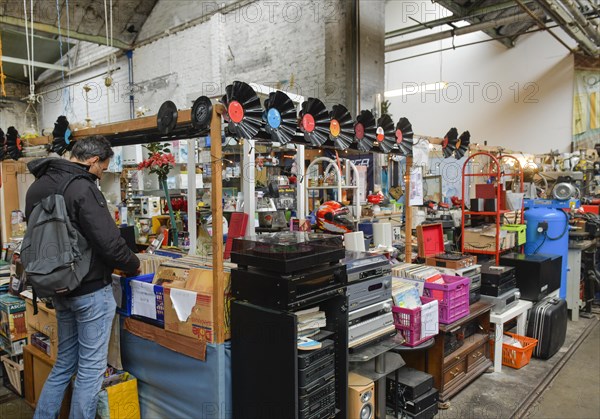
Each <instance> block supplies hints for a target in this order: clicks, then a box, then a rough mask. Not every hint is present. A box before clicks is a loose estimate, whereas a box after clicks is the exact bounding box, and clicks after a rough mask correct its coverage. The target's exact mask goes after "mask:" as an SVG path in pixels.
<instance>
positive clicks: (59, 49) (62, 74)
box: [56, 0, 69, 114]
mask: <svg viewBox="0 0 600 419" xmlns="http://www.w3.org/2000/svg"><path fill="white" fill-rule="evenodd" d="M58 2H59V0H56V17H57V22H58V24H57V28H58V51H59V53H60V63H61V64H62V63H63V56H64V55H63V44H62V32H61V29H60V4H59V3H58ZM68 12H69V11H68V10H67V13H68ZM60 78H61V80H62V83H63V86H64V85H65V72H64V70H62V69H61V70H60ZM67 96H68V92H67ZM63 110H64V113H65V114H66V113H67V104H66V101H65V98H64V97H63Z"/></svg>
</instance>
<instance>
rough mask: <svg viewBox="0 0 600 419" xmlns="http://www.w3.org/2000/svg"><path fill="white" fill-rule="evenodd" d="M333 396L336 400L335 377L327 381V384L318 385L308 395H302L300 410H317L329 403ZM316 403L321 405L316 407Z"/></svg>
mask: <svg viewBox="0 0 600 419" xmlns="http://www.w3.org/2000/svg"><path fill="white" fill-rule="evenodd" d="M332 398H333V401H334V402H335V378H332V379H330V380H329V381H327V382H325V384H324V385H322V386H318V387H316V388H315V389H314V390H313V391H311V392H310V393H308V394H307V395H305V396H302V397H300V403H299V404H298V408H299V409H300V411H303V410H306V409H309V410H312V412H315V411H316V410H319V409H320V408H321V407H324V406H326V405H328V404H329V401H330V400H332ZM315 405H317V406H319V408H316V407H315ZM311 407H312V409H311Z"/></svg>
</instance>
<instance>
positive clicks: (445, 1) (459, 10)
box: [434, 0, 516, 48]
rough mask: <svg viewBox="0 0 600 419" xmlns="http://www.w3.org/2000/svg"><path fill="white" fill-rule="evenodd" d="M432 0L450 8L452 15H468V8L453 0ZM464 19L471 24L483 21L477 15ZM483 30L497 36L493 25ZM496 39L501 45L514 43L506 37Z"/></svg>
mask: <svg viewBox="0 0 600 419" xmlns="http://www.w3.org/2000/svg"><path fill="white" fill-rule="evenodd" d="M434 2H435V3H439V4H441V5H442V6H443V7H445V8H446V9H448V10H450V11H451V12H452V13H453V14H454V15H457V16H468V15H469V10H468V9H465V8H464V7H462V6H460V5H458V4H456V3H454V1H452V0H434ZM515 6H516V5H515ZM491 7H493V6H491ZM466 20H467V21H468V22H469V23H471V24H475V23H480V22H485V20H482V19H480V18H478V17H474V18H470V19H466ZM483 32H485V33H486V34H487V35H488V36H489V37H491V38H498V34H497V33H496V31H495V29H494V28H493V27H490V28H489V29H485V30H484V31H483ZM497 41H498V42H500V43H501V44H502V45H504V46H505V47H507V48H512V47H514V44H513V43H512V42H511V41H510V40H509V39H508V38H498V39H497Z"/></svg>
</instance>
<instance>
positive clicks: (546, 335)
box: [527, 298, 567, 359]
mask: <svg viewBox="0 0 600 419" xmlns="http://www.w3.org/2000/svg"><path fill="white" fill-rule="evenodd" d="M566 335H567V302H566V301H565V300H561V299H559V298H545V299H543V300H542V301H540V302H539V303H537V304H536V305H534V306H533V308H532V309H531V311H530V313H529V320H528V322H527V336H529V337H532V338H534V339H537V340H538V344H537V346H536V347H535V349H534V350H533V356H534V357H536V358H541V359H549V358H551V357H552V356H553V355H554V354H555V353H556V352H558V350H559V349H560V348H561V347H562V346H563V344H564V343H565V337H566Z"/></svg>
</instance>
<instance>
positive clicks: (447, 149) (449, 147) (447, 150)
mask: <svg viewBox="0 0 600 419" xmlns="http://www.w3.org/2000/svg"><path fill="white" fill-rule="evenodd" d="M457 142H458V130H457V129H456V128H450V131H448V133H447V134H446V136H445V137H444V141H442V151H443V152H444V158H445V159H447V158H448V157H450V156H452V154H454V152H455V151H456V143H457Z"/></svg>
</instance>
